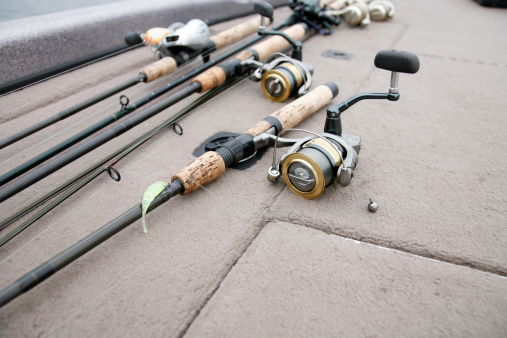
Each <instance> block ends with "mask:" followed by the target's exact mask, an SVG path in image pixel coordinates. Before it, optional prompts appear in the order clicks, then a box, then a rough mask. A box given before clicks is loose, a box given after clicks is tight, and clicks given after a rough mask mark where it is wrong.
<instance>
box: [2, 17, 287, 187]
mask: <svg viewBox="0 0 507 338" xmlns="http://www.w3.org/2000/svg"><path fill="white" fill-rule="evenodd" d="M294 22H295V17H293V16H290V17H289V18H288V19H287V20H285V21H284V22H282V23H281V24H280V25H278V26H276V27H275V28H274V30H279V29H281V28H283V27H285V26H288V25H290V24H292V23H294ZM257 25H258V19H257ZM262 38H263V36H258V37H256V38H254V39H252V40H250V41H248V42H246V43H244V44H242V45H240V46H238V47H236V48H234V49H233V50H231V51H229V52H227V53H225V54H224V55H221V56H219V57H217V58H215V59H213V60H209V61H208V62H206V63H205V64H203V65H202V66H200V67H197V68H195V69H194V70H192V71H190V72H188V73H186V74H184V75H182V76H181V77H179V78H178V79H176V80H174V81H172V82H170V83H168V84H167V85H165V86H164V87H161V88H159V89H157V90H155V91H153V92H151V93H150V94H149V95H147V96H145V97H143V98H141V99H139V100H137V101H136V102H134V103H133V104H129V100H128V98H127V97H126V96H122V97H121V98H120V103H121V108H120V110H118V111H116V112H115V113H113V114H111V115H109V116H107V117H105V118H104V119H102V120H101V121H98V122H96V123H95V124H93V125H92V126H90V127H88V128H86V129H84V130H82V131H80V132H78V133H77V134H75V135H73V136H71V137H69V138H68V139H66V140H64V141H62V142H60V143H59V144H57V145H55V146H53V147H51V148H50V149H47V150H46V151H44V152H42V153H40V154H39V155H37V156H35V157H33V158H31V159H30V160H28V161H26V162H24V163H22V164H20V165H18V166H17V167H15V168H13V169H11V170H9V171H8V172H6V173H4V174H2V175H0V186H3V185H5V184H6V183H8V182H10V181H12V180H13V179H15V178H17V177H19V176H21V175H23V174H24V173H26V172H27V171H29V170H30V169H33V168H35V167H36V166H38V165H39V164H41V163H44V162H46V161H47V160H49V159H50V158H52V157H54V156H56V155H58V154H59V153H61V152H62V151H64V150H66V149H68V148H70V147H71V146H73V145H75V144H77V143H78V142H80V141H82V140H84V139H85V138H87V137H88V136H90V135H93V134H94V133H96V132H98V131H99V130H101V129H103V128H105V127H107V126H108V125H110V124H112V123H114V122H116V121H118V120H119V119H121V118H123V117H125V116H127V115H129V114H131V113H133V112H134V111H136V110H137V109H139V108H141V107H142V106H144V105H145V104H147V103H149V102H151V101H153V100H154V99H156V98H158V97H160V96H161V95H163V94H165V93H167V92H168V91H170V90H172V89H174V88H175V87H177V86H179V85H181V84H183V83H184V82H186V81H187V80H188V79H189V78H191V77H194V76H197V75H198V74H200V73H202V72H203V71H205V70H207V69H209V68H211V67H212V66H214V65H216V64H218V63H219V62H222V61H223V60H225V59H227V58H229V57H231V56H232V55H234V54H236V53H237V52H239V51H241V50H243V49H245V48H247V47H249V46H250V45H252V44H254V43H255V42H257V41H259V40H260V39H262ZM222 41H223V39H222ZM166 59H167V58H165V59H161V60H159V61H164V62H165V60H166ZM142 74H143V73H142Z"/></svg>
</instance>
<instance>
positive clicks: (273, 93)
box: [250, 1, 314, 102]
mask: <svg viewBox="0 0 507 338" xmlns="http://www.w3.org/2000/svg"><path fill="white" fill-rule="evenodd" d="M254 10H255V11H256V12H257V13H259V14H260V15H261V23H260V26H259V30H258V34H259V35H262V36H266V35H279V36H281V37H283V38H284V39H286V40H287V41H288V42H289V43H290V44H291V45H292V47H293V52H292V57H288V56H286V55H285V54H282V53H274V54H272V55H271V56H270V57H268V59H267V60H266V61H265V62H264V63H259V62H253V61H250V63H251V64H253V65H254V66H255V67H257V69H256V70H255V72H254V73H253V74H252V75H251V76H250V79H251V80H253V81H255V82H258V81H261V86H262V92H263V93H264V95H265V96H266V97H267V98H268V99H269V100H271V101H276V102H284V101H285V100H287V99H288V98H289V97H291V96H297V97H299V96H302V95H304V94H306V93H307V92H308V90H309V88H310V86H311V84H312V75H313V70H314V67H313V66H312V65H310V64H308V63H304V62H302V57H303V54H302V48H303V45H302V43H301V42H300V41H295V40H294V39H292V38H291V37H289V36H288V35H286V34H285V33H283V32H279V31H267V30H266V29H265V28H266V27H265V25H264V20H265V18H268V19H271V20H272V17H273V7H272V6H271V4H269V3H267V2H264V1H257V2H255V4H254Z"/></svg>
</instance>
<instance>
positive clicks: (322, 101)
mask: <svg viewBox="0 0 507 338" xmlns="http://www.w3.org/2000/svg"><path fill="white" fill-rule="evenodd" d="M333 85H334V84H333ZM335 86H336V85H335ZM336 94H337V93H336V92H335V91H334V90H333V89H331V88H330V87H329V86H328V85H327V84H325V85H321V86H318V87H317V88H315V89H314V90H312V91H311V92H309V93H308V94H306V95H304V96H301V97H300V98H299V99H297V100H295V101H293V102H291V103H290V104H288V105H285V106H284V107H282V108H280V109H278V110H277V111H276V112H274V113H273V114H271V116H273V117H275V118H277V119H278V121H280V123H281V124H282V127H283V129H287V128H293V127H295V126H297V125H298V124H299V123H300V122H301V121H303V120H304V119H306V118H307V117H308V116H310V115H312V114H313V113H314V112H316V111H317V110H319V109H320V108H322V107H324V106H326V105H328V104H329V103H331V100H332V99H333V97H334V96H335V95H336ZM269 128H271V123H269V122H267V121H264V120H263V121H259V122H257V124H255V125H254V126H253V127H252V128H250V129H249V130H248V131H247V132H246V133H247V134H250V135H252V136H253V137H255V136H259V135H260V134H262V133H263V132H265V131H267V130H268V129H269Z"/></svg>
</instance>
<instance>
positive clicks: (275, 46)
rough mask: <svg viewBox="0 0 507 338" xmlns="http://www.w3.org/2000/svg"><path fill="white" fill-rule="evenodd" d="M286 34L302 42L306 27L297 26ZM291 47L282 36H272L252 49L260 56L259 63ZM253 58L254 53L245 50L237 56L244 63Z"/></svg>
mask: <svg viewBox="0 0 507 338" xmlns="http://www.w3.org/2000/svg"><path fill="white" fill-rule="evenodd" d="M283 32H284V33H285V34H287V35H288V36H290V37H291V38H293V39H294V40H301V39H302V38H303V37H304V36H305V34H306V25H304V24H303V25H302V24H295V25H293V26H291V27H289V28H287V29H285V30H284V31H283ZM288 46H290V44H289V42H288V41H287V40H285V38H283V37H281V36H278V35H276V36H272V37H270V38H269V39H266V40H264V41H263V42H260V43H258V44H256V45H255V46H253V47H251V48H250V49H253V50H255V51H256V52H257V55H259V59H258V61H262V60H265V59H267V58H268V56H270V55H271V54H273V53H275V52H279V51H281V50H283V49H284V48H286V47H288ZM250 57H252V53H251V52H249V51H248V50H244V51H242V52H240V53H239V54H237V55H236V56H235V58H236V59H238V60H241V61H244V60H246V59H248V58H250Z"/></svg>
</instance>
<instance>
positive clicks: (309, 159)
mask: <svg viewBox="0 0 507 338" xmlns="http://www.w3.org/2000/svg"><path fill="white" fill-rule="evenodd" d="M374 63H375V66H376V67H377V68H381V69H386V70H390V71H391V72H392V73H391V84H390V87H389V92H388V93H362V94H357V95H355V96H353V97H351V98H349V99H348V100H346V101H343V102H342V103H340V104H338V105H336V106H331V107H329V108H328V109H327V117H326V123H325V126H324V133H322V134H316V133H313V132H310V131H306V130H300V129H296V130H300V131H304V132H306V133H309V134H311V136H309V137H306V138H303V139H299V140H290V139H284V138H280V137H278V136H277V137H276V139H275V140H274V146H275V150H274V152H273V163H272V165H271V167H270V168H269V170H268V180H269V181H270V182H276V181H278V179H279V177H280V176H282V177H283V180H284V181H285V183H286V184H287V185H288V186H289V188H290V189H291V190H292V191H293V192H294V193H295V194H296V195H298V196H301V197H303V198H307V199H314V198H317V197H319V196H320V195H321V194H322V193H323V192H324V189H325V188H326V187H328V186H330V185H332V184H333V182H335V181H336V182H337V183H338V184H340V185H341V186H342V187H345V186H347V185H349V184H350V183H351V182H352V180H353V178H354V174H355V171H356V169H357V164H358V154H359V151H360V150H361V138H360V137H359V136H355V135H351V134H345V133H343V132H342V125H341V113H343V112H344V111H345V110H347V109H348V108H349V107H350V106H352V105H353V104H355V103H357V102H359V101H361V100H365V99H387V100H389V101H397V100H398V99H399V98H400V94H399V93H398V76H399V73H408V74H415V73H417V71H418V70H419V59H418V58H417V56H416V55H414V54H411V53H407V52H402V51H396V50H384V51H380V52H378V53H377V55H376V56H375V62H374ZM286 130H287V131H288V130H294V129H286ZM277 146H292V147H291V148H290V149H289V151H288V152H287V153H286V154H285V155H283V156H282V157H281V158H280V160H278V161H276V147H277Z"/></svg>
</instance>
